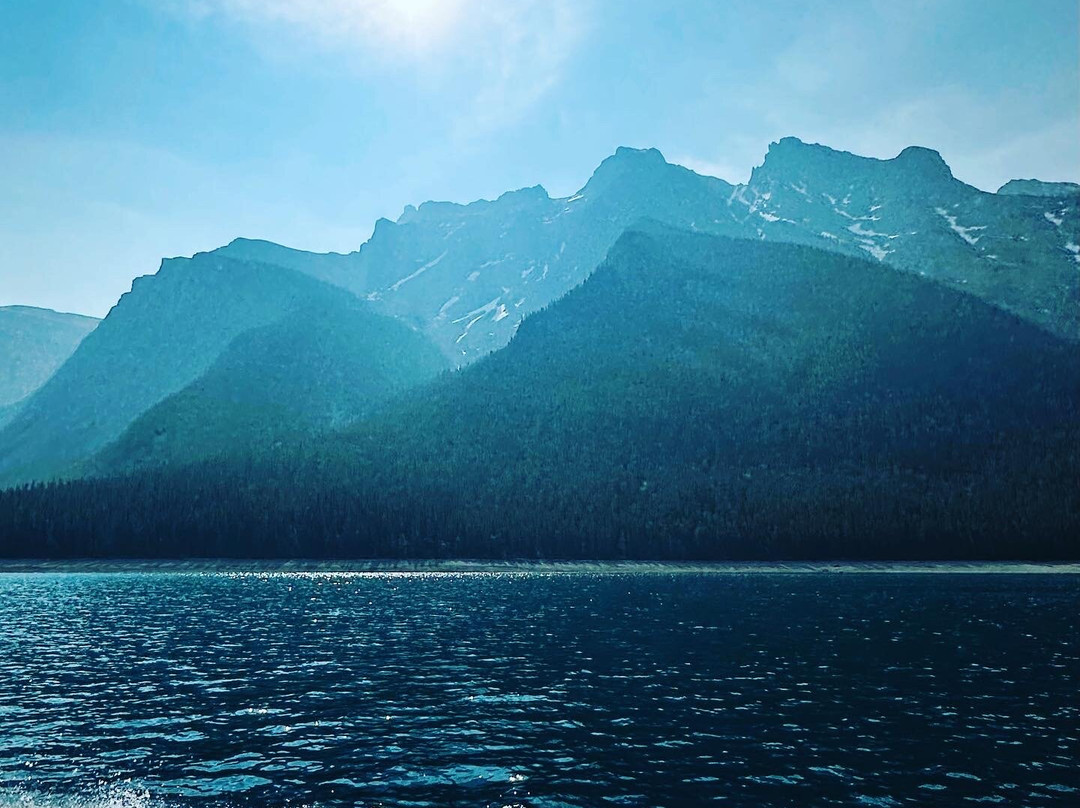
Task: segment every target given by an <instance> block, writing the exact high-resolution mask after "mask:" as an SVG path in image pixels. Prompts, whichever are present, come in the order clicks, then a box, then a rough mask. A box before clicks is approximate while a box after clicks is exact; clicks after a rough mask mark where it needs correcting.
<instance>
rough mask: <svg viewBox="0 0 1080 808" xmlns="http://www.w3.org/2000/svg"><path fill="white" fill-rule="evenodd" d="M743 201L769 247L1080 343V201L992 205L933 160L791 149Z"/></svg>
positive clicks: (993, 197)
mask: <svg viewBox="0 0 1080 808" xmlns="http://www.w3.org/2000/svg"><path fill="white" fill-rule="evenodd" d="M737 200H738V202H739V204H741V205H742V206H744V209H745V211H746V221H747V222H748V223H750V222H753V223H754V224H755V225H756V226H757V228H758V229H759V232H760V235H761V237H763V238H774V239H777V240H782V241H795V242H802V243H810V244H815V245H817V246H823V247H830V246H831V248H833V249H839V250H843V251H846V252H851V253H855V252H860V251H861V252H862V253H863V254H865V255H868V256H870V257H872V258H874V259H875V260H878V261H881V262H883V263H887V264H889V265H891V266H895V267H897V268H899V269H904V270H907V271H910V272H915V273H917V274H920V275H926V276H927V277H931V278H937V279H939V280H942V281H944V282H946V283H948V284H950V285H952V286H954V287H956V288H963V289H964V290H966V291H969V292H971V293H972V294H975V295H977V296H979V297H980V298H982V299H983V300H986V301H987V302H990V303H993V304H995V305H997V306H1000V307H1002V308H1004V309H1006V310H1008V311H1011V312H1014V313H1016V314H1018V315H1020V316H1021V317H1024V318H1025V319H1027V320H1029V321H1031V322H1034V323H1037V324H1038V325H1040V326H1042V327H1044V328H1047V329H1049V330H1051V331H1053V332H1054V333H1056V334H1058V335H1060V336H1064V337H1066V338H1068V339H1072V340H1080V283H1078V281H1077V262H1078V260H1080V259H1078V258H1077V254H1076V251H1075V250H1074V249H1073V248H1074V247H1075V246H1076V244H1077V243H1080V198H1073V199H1055V200H1052V201H1051V200H1047V199H1042V198H1033V197H1022V196H1009V195H997V194H987V193H984V192H982V191H979V190H978V189H976V188H973V187H971V186H969V185H966V184H964V183H962V182H960V181H959V180H957V179H955V178H954V177H953V176H952V172H951V171H950V170H949V167H948V166H947V165H946V164H945V162H944V160H942V159H941V156H940V155H939V154H938V153H937V152H935V151H932V150H930V149H924V148H918V147H911V148H908V149H905V150H904V151H903V152H901V153H900V154H899V155H898V156H897V157H895V158H893V159H891V160H875V159H872V158H866V157H857V156H855V155H852V154H848V153H846V152H838V151H834V150H832V149H828V148H826V147H824V146H818V145H810V144H805V143H802V142H801V141H799V140H796V139H795V138H784V139H783V140H781V141H780V142H779V143H775V144H772V145H771V146H770V147H769V152H768V154H767V156H766V158H765V161H764V163H763V165H761V166H760V167H759V168H757V169H755V170H754V173H753V175H752V177H751V179H750V183H749V185H748V186H747V187H746V188H745V189H740V191H739V194H738V195H737ZM815 237H816V238H815ZM827 242H831V245H830V244H829V243H827Z"/></svg>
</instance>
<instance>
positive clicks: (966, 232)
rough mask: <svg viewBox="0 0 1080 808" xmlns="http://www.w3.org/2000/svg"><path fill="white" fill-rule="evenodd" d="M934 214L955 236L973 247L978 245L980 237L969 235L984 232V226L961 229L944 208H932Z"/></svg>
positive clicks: (953, 217)
mask: <svg viewBox="0 0 1080 808" xmlns="http://www.w3.org/2000/svg"><path fill="white" fill-rule="evenodd" d="M934 212H935V213H936V214H937V215H938V216H940V217H941V218H942V219H944V220H945V221H946V222H948V223H949V229H950V230H952V231H953V232H954V233H956V235H958V236H960V238H962V239H963V240H964V241H966V242H967V243H968V244H970V245H972V246H974V245H976V244H978V242H979V239H980V238H981V237H980V236H973V235H971V233H973V232H975V231H976V230H985V229H986V225H976V226H974V227H963V226H961V225H959V224H957V222H956V217H955V216H953V215H952V214H950V213H949V212H948V211H947V210H945V208H934Z"/></svg>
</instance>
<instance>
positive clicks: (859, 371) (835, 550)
mask: <svg viewBox="0 0 1080 808" xmlns="http://www.w3.org/2000/svg"><path fill="white" fill-rule="evenodd" d="M1078 394H1080V360H1078V357H1077V351H1076V350H1075V346H1074V345H1071V344H1070V343H1067V342H1063V341H1061V340H1059V339H1057V338H1055V337H1053V336H1051V335H1049V334H1047V333H1046V332H1044V331H1042V330H1040V329H1038V328H1036V327H1034V326H1032V325H1030V324H1028V323H1026V322H1024V321H1023V320H1020V319H1019V318H1016V317H1014V316H1012V315H1009V314H1007V313H1005V312H1003V311H1001V310H999V309H997V308H994V307H992V306H990V305H987V304H985V303H983V302H981V301H980V300H978V299H976V298H975V297H973V296H970V295H966V294H964V293H961V292H957V291H954V290H952V289H949V288H947V287H945V286H943V285H941V284H939V283H937V282H934V281H931V280H929V279H925V278H921V277H919V276H918V275H915V274H912V273H904V272H901V271H898V270H894V269H892V268H890V267H888V266H885V265H882V264H880V263H877V262H870V261H865V260H861V259H858V258H853V257H847V256H843V255H838V254H835V253H829V252H825V251H821V250H817V249H813V248H809V247H803V246H796V245H784V244H773V243H768V242H753V241H745V240H732V239H727V238H722V237H712V236H704V235H697V234H689V233H684V232H677V231H671V230H667V229H664V228H661V227H650V228H646V229H645V230H643V231H638V232H630V233H628V234H626V235H624V236H623V237H622V238H621V239H620V241H619V242H618V244H617V245H616V246H615V247H614V248H613V250H612V251H611V253H610V255H609V257H608V259H607V260H606V262H605V263H604V264H603V265H602V266H601V268H600V269H599V270H598V271H597V272H596V273H595V274H594V275H593V276H592V277H590V278H589V279H588V280H587V281H585V283H584V284H582V285H581V286H580V287H579V288H577V289H575V290H574V291H572V292H571V293H570V294H569V295H567V296H566V297H565V298H563V299H562V300H560V301H558V302H556V303H554V304H553V305H551V306H550V307H548V308H547V309H545V310H544V311H541V312H538V313H536V314H534V315H533V316H531V317H530V318H528V319H527V320H526V321H525V322H524V323H523V324H522V326H521V328H520V330H519V332H518V334H517V336H516V337H515V339H514V340H513V341H512V342H511V344H510V345H509V346H508V347H507V348H506V349H505V350H503V351H500V352H498V353H496V354H493V355H492V356H490V357H488V358H487V359H485V360H482V361H481V362H478V363H477V364H475V365H473V366H472V367H470V368H467V369H466V370H464V371H461V372H459V373H456V374H449V375H445V376H442V377H440V378H438V379H437V380H435V381H434V382H432V383H431V384H429V385H427V386H425V387H421V388H418V389H416V390H414V391H413V392H411V393H406V394H404V396H402V397H400V398H398V399H396V400H394V402H393V404H392V406H391V405H387V406H385V407H384V408H382V409H381V410H380V411H378V412H376V413H375V414H373V415H372V416H370V417H368V418H366V419H364V420H363V421H361V422H359V423H358V424H357V425H355V426H353V427H351V428H349V429H347V430H345V431H343V432H340V433H338V434H336V435H334V436H333V437H331V438H326V439H314V440H310V441H306V442H303V443H287V444H284V445H282V446H281V447H280V448H277V449H274V450H268V451H265V452H260V453H257V454H248V455H244V456H240V455H237V456H235V457H233V458H232V459H231V460H229V461H228V462H214V463H204V464H200V465H196V466H192V467H190V468H187V469H178V468H172V469H166V470H161V469H159V470H155V471H150V472H145V473H142V474H138V475H135V476H131V477H113V478H108V479H100V480H85V481H78V482H72V483H67V484H61V485H55V484H54V485H48V486H43V485H37V486H34V487H32V488H24V489H20V490H17V491H9V492H6V493H3V494H0V537H2V541H3V545H2V546H0V552H2V553H3V554H5V555H24V556H41V555H61V556H65V555H67V556H70V555H76V556H83V555H130V556H157V555H160V556H177V555H180V556H215V555H223V556H316V557H325V556H335V557H337V556H353V557H387V556H393V557H442V556H478V557H479V556H483V557H588V558H605V557H634V558H777V557H784V558H811V557H818V558H821V557H864V558H885V557H888V558H971V557H977V558H1003V557H1036V556H1037V557H1044V558H1053V557H1065V556H1075V555H1076V554H1077V552H1078V549H1080V548H1078V547H1077V541H1078V540H1077V536H1080V503H1078V498H1077V480H1078V479H1080V456H1078V449H1077V447H1078V446H1080V421H1078V418H1077V405H1078V402H1077V397H1078Z"/></svg>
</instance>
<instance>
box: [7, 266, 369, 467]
mask: <svg viewBox="0 0 1080 808" xmlns="http://www.w3.org/2000/svg"><path fill="white" fill-rule="evenodd" d="M328 296H329V297H334V298H340V297H351V296H349V295H348V293H346V292H344V291H342V290H340V289H337V288H335V287H332V286H330V285H328V284H324V283H322V282H320V281H316V280H314V279H312V278H310V277H308V276H306V275H303V274H301V273H299V272H294V271H292V270H289V269H283V268H281V267H276V266H271V265H268V264H259V263H254V262H250V261H237V260H233V259H229V258H224V257H222V256H217V255H213V254H205V253H204V254H199V255H197V256H195V257H194V258H192V259H169V260H166V261H164V262H163V263H162V266H161V269H160V271H159V272H158V273H157V274H156V275H153V276H147V277H143V278H138V279H136V280H135V282H134V284H133V285H132V289H131V291H130V292H128V293H127V294H125V295H124V296H123V297H122V298H121V299H120V302H119V303H118V304H117V305H116V306H115V307H114V308H113V310H112V311H111V312H109V316H108V317H106V318H105V320H103V321H102V323H101V325H100V326H98V328H97V329H96V330H95V331H94V332H93V333H92V334H91V335H90V336H89V337H87V338H86V339H85V340H84V341H83V342H82V344H80V346H79V348H78V349H77V350H76V351H75V353H74V354H73V355H72V356H71V358H70V359H69V360H68V361H67V362H66V363H65V364H64V366H63V367H61V368H60V370H59V371H58V372H57V373H56V374H55V375H54V376H53V377H52V378H51V379H50V380H49V381H48V382H47V383H46V384H45V385H44V386H43V387H42V388H41V389H40V390H38V391H37V392H36V393H34V394H33V395H32V396H31V397H30V398H29V399H28V400H27V401H26V403H25V404H24V405H23V406H22V408H21V409H20V410H19V412H18V414H17V415H16V416H15V418H14V419H12V421H11V422H10V423H9V424H8V425H7V426H6V427H5V428H4V429H3V430H2V431H0V481H7V482H17V481H23V480H29V479H44V478H48V477H52V476H54V475H57V474H62V473H67V472H69V471H70V470H71V469H72V466H73V464H75V463H77V462H79V461H83V460H85V459H87V458H88V457H90V456H91V455H92V454H94V453H95V452H97V451H98V450H99V449H101V448H102V447H103V446H104V445H106V444H107V443H109V442H111V441H113V440H115V439H116V438H117V437H118V436H119V435H120V434H121V433H122V432H123V430H124V429H126V428H127V426H128V425H129V424H130V423H131V422H132V421H133V420H134V419H135V418H136V417H138V416H139V415H140V414H142V413H143V412H145V411H146V410H147V409H148V408H150V407H151V406H153V405H154V404H156V403H158V402H159V401H161V400H162V399H163V398H165V397H166V396H168V395H170V394H171V393H174V392H177V391H178V390H180V389H182V388H184V387H185V386H186V385H188V384H190V383H191V382H193V381H195V380H196V379H197V378H198V377H199V376H201V375H202V374H203V373H205V372H206V371H207V370H208V369H209V368H210V366H211V365H212V364H213V362H214V361H215V360H216V359H217V358H218V356H219V355H220V354H221V352H222V351H223V350H224V349H225V347H226V346H227V345H229V343H230V342H232V340H233V339H234V338H235V337H237V336H238V335H240V334H241V333H243V332H245V331H247V330H249V329H251V328H255V327H258V326H262V325H267V324H269V323H272V322H275V321H277V320H279V319H281V318H282V317H283V316H284V315H286V314H288V313H290V312H293V311H296V310H297V309H299V308H302V307H304V306H307V305H310V304H311V303H312V302H313V301H319V300H324V299H326V298H327V297H328Z"/></svg>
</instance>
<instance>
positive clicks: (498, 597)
mask: <svg viewBox="0 0 1080 808" xmlns="http://www.w3.org/2000/svg"><path fill="white" fill-rule="evenodd" d="M1078 615H1080V576H1077V575H1071V574H1046V575H1042V574H979V573H972V572H965V573H964V574H948V573H935V574H921V573H909V574H882V573H880V572H875V573H860V572H858V571H847V572H844V573H843V574H828V573H823V572H813V573H807V574H769V573H767V572H761V571H754V572H739V571H737V570H734V571H733V570H725V571H722V572H709V571H703V572H690V571H683V572H670V571H658V572H657V571H652V572H639V571H634V570H632V569H630V570H627V569H619V570H617V571H614V572H605V571H603V569H602V568H598V569H597V570H591V571H573V572H569V573H565V572H552V571H545V570H536V571H529V570H524V571H515V570H507V571H499V572H490V573H483V572H475V573H474V572H450V573H436V572H376V573H347V572H336V571H320V570H317V569H315V570H310V571H285V572H282V571H260V570H258V569H253V570H248V571H244V572H235V571H232V572H230V571H199V570H193V571H183V572H171V573H170V572H160V571H152V572H140V571H138V570H137V569H135V570H133V571H125V572H116V573H107V574H102V573H55V572H28V573H9V574H3V575H0V805H4V806H7V805H20V806H84V807H85V808H94V807H96V806H126V807H127V808H138V807H140V806H147V807H149V806H157V805H162V806H168V805H179V806H183V805H197V806H210V805H221V806H234V805H253V806H254V805H258V806H279V805H280V806H285V805H294V806H317V805H318V806H336V805H350V806H351V805H365V806H366V805H371V806H376V805H379V806H487V805H490V806H537V807H538V808H564V807H565V806H602V805H621V806H687V805H706V804H709V805H711V804H717V805H725V806H803V805H806V806H809V805H813V806H818V805H843V806H860V805H869V806H894V805H949V806H959V805H967V804H976V803H997V804H1001V805H1005V806H1010V808H1015V807H1016V806H1026V805H1030V806H1050V805H1071V806H1075V805H1080V695H1078V694H1080V630H1078Z"/></svg>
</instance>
